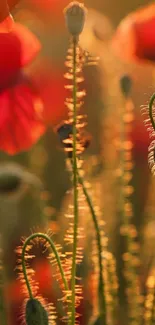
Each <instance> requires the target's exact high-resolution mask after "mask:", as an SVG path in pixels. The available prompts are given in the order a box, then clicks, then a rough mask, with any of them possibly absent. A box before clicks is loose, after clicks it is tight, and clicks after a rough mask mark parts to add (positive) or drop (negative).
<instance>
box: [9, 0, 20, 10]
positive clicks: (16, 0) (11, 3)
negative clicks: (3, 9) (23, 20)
mask: <svg viewBox="0 0 155 325" xmlns="http://www.w3.org/2000/svg"><path fill="white" fill-rule="evenodd" d="M18 2H19V0H7V3H8V6H9V9H10V10H11V9H12V8H13V7H14V6H15V5H16V4H17V3H18Z"/></svg>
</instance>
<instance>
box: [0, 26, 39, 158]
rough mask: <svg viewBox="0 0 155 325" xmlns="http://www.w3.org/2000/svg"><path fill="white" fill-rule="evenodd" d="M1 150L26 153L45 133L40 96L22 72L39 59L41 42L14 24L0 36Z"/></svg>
mask: <svg viewBox="0 0 155 325" xmlns="http://www.w3.org/2000/svg"><path fill="white" fill-rule="evenodd" d="M0 48H1V49H2V50H1V52H0V149H2V150H4V151H6V152H8V153H9V154H15V153H16V152H19V151H21V150H27V149H28V148H29V147H31V146H32V145H33V143H35V142H36V141H37V140H38V138H39V137H40V136H41V135H42V133H43V132H44V126H43V125H42V123H41V122H40V120H39V118H40V108H41V106H40V103H41V101H40V100H38V95H37V94H36V92H35V91H34V89H33V88H32V86H31V85H30V83H29V81H28V80H27V79H26V78H24V77H22V76H21V75H20V70H21V68H22V67H24V66H25V65H26V64H28V63H29V62H31V60H32V59H33V58H34V57H35V56H36V54H37V53H38V51H39V50H40V43H39V41H38V40H37V39H36V37H35V36H34V35H33V34H32V33H31V32H30V31H29V30H28V29H27V28H25V27H23V26H21V25H20V24H15V25H14V28H13V30H12V32H10V33H9V34H3V33H0Z"/></svg>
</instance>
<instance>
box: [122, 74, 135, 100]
mask: <svg viewBox="0 0 155 325" xmlns="http://www.w3.org/2000/svg"><path fill="white" fill-rule="evenodd" d="M120 86H121V90H122V93H123V95H124V96H125V97H128V96H129V95H130V92H131V87H132V80H131V78H130V77H129V76H128V75H124V76H123V77H122V78H121V79H120Z"/></svg>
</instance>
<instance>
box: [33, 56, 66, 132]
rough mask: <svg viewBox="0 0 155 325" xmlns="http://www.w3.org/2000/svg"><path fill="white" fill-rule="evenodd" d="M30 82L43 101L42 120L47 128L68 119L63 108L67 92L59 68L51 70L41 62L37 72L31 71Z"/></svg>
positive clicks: (46, 64)
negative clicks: (31, 81)
mask: <svg viewBox="0 0 155 325" xmlns="http://www.w3.org/2000/svg"><path fill="white" fill-rule="evenodd" d="M32 80H33V82H34V84H35V85H36V87H37V89H38V90H39V94H40V97H41V99H42V101H43V104H44V108H43V120H44V122H45V123H46V124H47V125H49V126H56V125H58V124H60V123H61V122H62V121H63V120H64V119H66V118H67V117H68V109H67V107H66V106H65V104H64V102H65V98H66V97H67V90H66V89H65V88H64V86H65V79H64V77H63V71H61V70H60V68H56V66H55V68H54V69H53V68H51V66H50V64H48V63H47V61H46V62H44V61H43V62H41V64H40V66H39V67H38V69H37V71H33V73H32Z"/></svg>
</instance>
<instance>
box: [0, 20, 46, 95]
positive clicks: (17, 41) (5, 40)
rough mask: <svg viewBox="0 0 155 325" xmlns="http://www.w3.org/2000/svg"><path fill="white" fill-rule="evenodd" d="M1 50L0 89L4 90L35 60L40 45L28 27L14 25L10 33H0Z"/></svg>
mask: <svg viewBox="0 0 155 325" xmlns="http://www.w3.org/2000/svg"><path fill="white" fill-rule="evenodd" d="M0 48H1V51H0V89H3V88H4V87H6V86H7V84H8V83H10V81H11V80H12V79H13V78H14V76H15V75H16V74H17V73H18V72H19V70H20V69H21V68H22V67H24V66H25V65H26V64H28V63H29V62H31V61H32V59H34V58H35V56H36V55H37V53H38V52H39V50H40V43H39V41H38V40H37V38H36V37H35V35H33V34H32V33H31V32H30V31H29V30H28V29H27V28H26V27H24V26H22V25H20V24H14V28H13V30H12V31H11V32H10V33H8V34H6V33H0ZM10 54H11V55H10Z"/></svg>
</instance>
